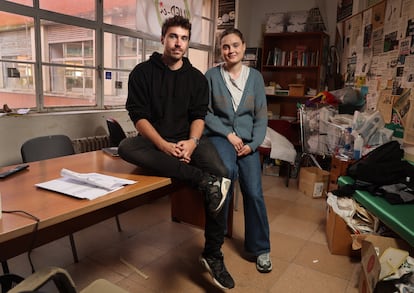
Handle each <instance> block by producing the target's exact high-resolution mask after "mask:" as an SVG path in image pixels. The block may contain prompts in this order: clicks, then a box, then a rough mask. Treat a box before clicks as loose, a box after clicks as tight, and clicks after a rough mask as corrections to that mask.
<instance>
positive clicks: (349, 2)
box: [336, 0, 354, 22]
mask: <svg viewBox="0 0 414 293" xmlns="http://www.w3.org/2000/svg"><path fill="white" fill-rule="evenodd" d="M353 2H354V1H353V0H338V5H337V8H336V21H337V22H339V21H341V20H343V19H345V18H347V17H348V16H351V15H352V6H353Z"/></svg>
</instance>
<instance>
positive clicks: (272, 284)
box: [9, 176, 360, 293]
mask: <svg viewBox="0 0 414 293" xmlns="http://www.w3.org/2000/svg"><path fill="white" fill-rule="evenodd" d="M263 188H264V191H265V198H266V204H267V211H268V216H269V222H270V231H271V244H272V251H271V256H272V260H273V271H272V272H271V273H269V274H260V273H258V272H257V271H256V268H255V264H254V263H253V262H249V261H248V260H245V259H244V258H243V257H242V256H241V255H242V254H243V251H242V248H243V233H244V230H243V225H244V223H243V221H244V220H243V211H242V207H241V206H240V207H239V210H238V211H236V212H235V213H234V231H233V238H231V239H229V238H226V240H225V244H224V246H223V252H224V255H225V263H226V266H227V268H228V270H229V271H230V273H231V274H232V276H233V278H234V279H235V282H236V287H235V288H234V289H232V290H231V291H232V292H249V293H251V292H256V293H262V292H283V293H293V292H300V293H306V292H312V293H313V292H318V293H324V292H327V293H328V292H329V293H332V292H335V293H338V292H344V293H352V292H358V289H357V284H358V276H359V272H360V265H359V263H358V262H357V261H355V260H352V259H350V258H349V257H346V256H337V255H331V254H330V252H329V250H328V247H327V243H326V239H325V208H326V206H325V201H324V199H312V198H309V197H307V196H305V195H304V194H302V193H301V192H299V191H298V190H297V181H296V180H294V179H291V180H290V184H289V187H285V185H284V178H280V177H274V176H264V177H263ZM240 205H242V203H241V200H240ZM120 220H121V225H122V228H123V231H122V232H118V231H117V229H116V224H115V219H110V220H108V221H105V222H103V223H100V224H98V225H95V226H93V227H90V228H88V229H85V230H82V231H80V232H78V233H76V234H75V240H76V244H77V248H78V253H79V257H80V261H79V263H74V262H73V259H72V253H71V250H70V245H69V239H68V238H67V237H65V238H62V239H60V240H58V241H55V242H53V243H50V244H48V245H44V246H42V247H40V248H37V249H36V250H34V251H33V253H32V259H33V263H34V266H35V268H40V267H43V266H47V265H53V266H60V267H63V268H66V269H67V270H68V271H69V273H70V274H71V276H72V277H73V279H74V281H75V283H76V285H77V286H78V288H84V287H85V286H86V285H87V284H89V283H90V282H91V281H93V280H95V279H98V278H105V279H107V280H109V281H111V282H113V283H116V284H118V285H119V286H120V287H123V288H124V289H126V290H128V291H129V292H145V293H173V292H174V293H181V292H191V293H197V292H221V290H219V289H217V288H216V287H215V286H214V285H213V283H212V280H211V279H210V276H209V275H208V273H207V272H205V271H204V270H203V269H202V267H201V266H200V265H199V263H198V256H199V254H200V252H201V250H202V247H203V243H204V236H203V231H202V230H200V229H198V228H194V227H192V226H189V225H187V224H179V223H176V222H172V221H171V217H170V202H169V198H168V197H164V198H162V199H160V200H158V201H156V202H154V203H152V204H149V205H145V206H142V207H139V208H137V209H134V210H132V211H130V212H128V213H125V214H122V215H120ZM121 259H122V260H124V261H126V262H128V263H129V264H132V265H133V266H135V267H136V268H137V269H139V270H140V271H141V272H142V273H144V274H145V275H147V276H148V278H147V279H145V278H144V277H143V276H141V275H139V274H138V273H137V272H136V271H134V270H133V269H131V267H129V266H127V265H125V263H123V262H122V261H121ZM9 266H10V270H11V271H12V272H13V273H17V274H19V275H22V276H27V275H29V274H30V266H29V262H28V258H27V255H26V254H24V255H20V256H18V257H16V258H13V259H11V260H10V261H9Z"/></svg>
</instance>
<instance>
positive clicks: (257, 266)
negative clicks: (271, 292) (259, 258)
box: [256, 264, 273, 274]
mask: <svg viewBox="0 0 414 293" xmlns="http://www.w3.org/2000/svg"><path fill="white" fill-rule="evenodd" d="M256 269H257V270H258V271H259V273H263V274H266V273H270V272H271V271H272V269H273V266H272V264H270V267H269V268H267V269H264V268H261V267H260V266H259V265H257V264H256Z"/></svg>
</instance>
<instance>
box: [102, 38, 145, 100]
mask: <svg viewBox="0 0 414 293" xmlns="http://www.w3.org/2000/svg"><path fill="white" fill-rule="evenodd" d="M104 44H105V45H104V69H105V79H104V105H105V106H121V105H122V106H123V105H125V101H126V96H127V92H128V76H129V72H130V71H131V70H132V69H133V68H134V67H135V65H136V64H138V63H140V62H141V61H142V51H141V48H142V40H141V39H137V38H133V37H129V36H124V35H117V34H111V33H105V35H104Z"/></svg>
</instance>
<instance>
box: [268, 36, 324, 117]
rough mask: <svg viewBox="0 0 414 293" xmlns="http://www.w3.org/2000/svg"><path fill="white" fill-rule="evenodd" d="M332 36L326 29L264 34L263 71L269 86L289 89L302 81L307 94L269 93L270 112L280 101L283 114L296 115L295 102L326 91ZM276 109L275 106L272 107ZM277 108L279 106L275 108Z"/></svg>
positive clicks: (281, 113)
mask: <svg viewBox="0 0 414 293" xmlns="http://www.w3.org/2000/svg"><path fill="white" fill-rule="evenodd" d="M328 46H329V37H328V35H327V34H325V33H323V32H301V33H298V32H295V33H274V34H265V35H264V37H263V55H262V68H261V72H262V75H263V79H264V81H265V84H266V85H269V84H272V83H274V84H278V85H280V86H281V87H282V89H283V90H288V89H289V85H291V84H295V85H297V84H303V85H304V88H305V95H303V96H290V95H289V94H287V95H280V94H275V95H268V104H269V109H270V110H271V111H273V110H274V108H275V106H274V105H273V107H272V105H271V104H278V105H279V108H280V113H279V114H280V116H294V117H296V103H298V102H303V101H304V100H305V99H307V98H308V97H306V93H307V92H308V90H309V89H313V90H314V92H313V93H312V94H311V96H313V95H315V94H317V93H318V92H320V91H322V90H324V88H325V75H326V64H327V57H328ZM272 108H273V109H272ZM276 108H277V107H276Z"/></svg>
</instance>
